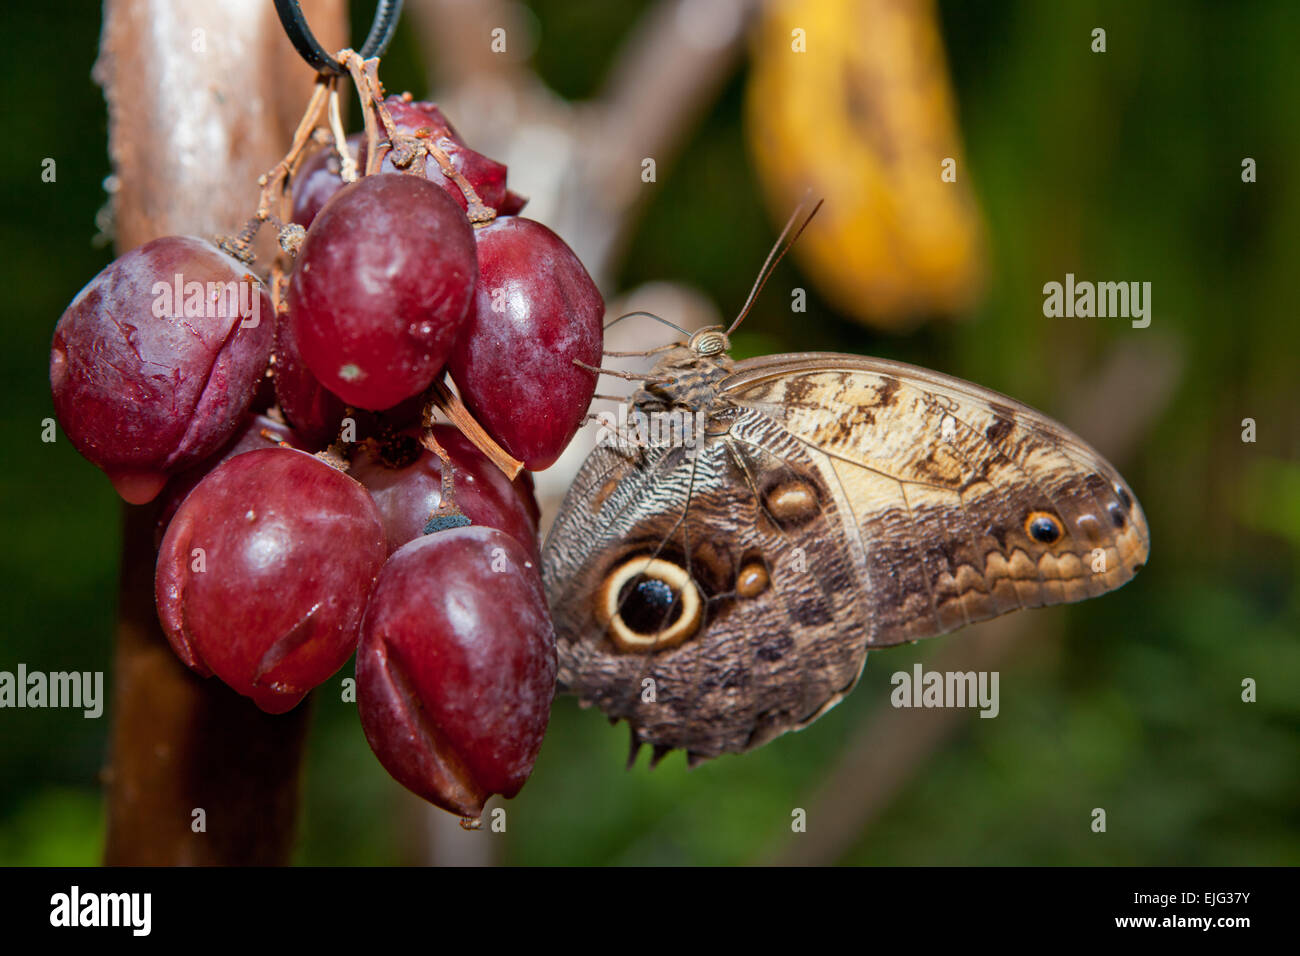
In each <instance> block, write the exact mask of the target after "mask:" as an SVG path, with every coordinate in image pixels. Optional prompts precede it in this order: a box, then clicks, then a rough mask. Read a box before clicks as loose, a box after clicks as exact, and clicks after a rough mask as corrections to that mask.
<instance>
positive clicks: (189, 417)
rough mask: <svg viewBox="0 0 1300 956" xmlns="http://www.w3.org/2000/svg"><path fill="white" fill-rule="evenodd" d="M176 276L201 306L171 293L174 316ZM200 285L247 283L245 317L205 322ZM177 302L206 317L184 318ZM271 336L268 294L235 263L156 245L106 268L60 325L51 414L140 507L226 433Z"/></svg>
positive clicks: (162, 242) (189, 241)
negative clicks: (196, 288) (197, 292)
mask: <svg viewBox="0 0 1300 956" xmlns="http://www.w3.org/2000/svg"><path fill="white" fill-rule="evenodd" d="M178 274H179V275H180V276H181V277H182V280H181V281H182V285H184V284H185V283H189V282H199V283H203V285H204V292H205V296H204V298H203V301H202V302H200V301H198V300H197V299H196V300H194V301H192V302H189V299H188V297H187V296H186V295H184V294H182V302H181V303H180V304H179V307H175V304H174V303H170V304H169V300H170V298H172V296H171V295H170V294H169V293H168V292H165V291H164V287H165V288H166V289H167V290H171V289H172V288H173V286H174V282H175V276H176V275H178ZM209 282H219V283H223V284H224V283H228V282H234V283H245V282H251V283H254V284H255V285H254V286H253V287H252V291H251V292H248V293H245V296H246V301H247V302H249V303H250V305H251V306H252V307H253V308H255V309H256V310H257V313H256V315H255V316H253V315H250V316H249V317H248V318H247V319H244V318H242V317H241V316H240V315H239V314H238V311H239V310H238V307H237V305H236V308H234V309H233V310H231V309H226V308H224V303H223V308H222V309H221V310H220V311H233V312H234V313H235V314H233V315H228V316H219V315H216V314H215V313H216V312H217V311H218V309H217V308H216V307H215V304H214V303H212V302H211V301H209V300H208V299H207V298H206V290H207V283H209ZM156 284H157V285H156ZM245 288H249V287H248V286H245ZM187 302H189V304H190V305H192V306H193V307H195V309H196V310H197V311H202V312H203V313H208V312H211V313H213V314H211V315H207V314H202V315H191V316H190V317H186V316H185V315H184V312H185V306H186V304H187ZM156 311H161V312H163V313H164V314H162V315H156V314H155V312H156ZM245 321H247V322H248V323H249V325H247V326H246V327H245V326H244V322H245ZM254 323H255V324H254ZM274 329H275V312H274V310H273V309H272V307H271V299H270V296H269V295H267V293H266V290H265V289H264V288H263V287H262V285H261V283H260V282H259V281H258V280H257V277H256V276H253V275H252V273H251V272H249V270H248V269H247V268H246V267H245V266H243V265H242V264H241V263H239V262H238V261H236V260H235V259H233V258H231V257H230V256H227V255H225V254H224V253H222V252H221V251H220V250H218V249H217V248H216V246H214V245H212V244H211V243H210V242H207V241H205V240H202V239H196V238H193V237H190V236H166V237H164V238H161V239H155V240H153V241H152V242H149V243H146V244H145V245H143V246H141V247H140V248H138V249H134V250H132V251H131V252H128V253H126V254H125V255H123V256H121V257H120V258H118V259H116V260H114V261H113V262H111V263H110V264H109V265H108V266H107V267H106V268H105V269H104V270H103V271H102V272H100V273H99V275H97V276H96V277H95V278H94V279H92V280H91V281H90V282H89V283H87V284H86V286H85V288H83V289H82V290H81V292H79V293H78V294H77V297H76V298H75V299H73V301H72V303H71V304H70V305H69V306H68V308H67V310H66V311H65V312H64V313H63V316H62V318H60V319H59V322H58V325H57V326H56V327H55V331H54V341H53V343H52V344H51V348H50V388H51V391H52V392H53V395H54V409H55V414H56V415H57V416H58V419H59V423H60V424H61V425H62V426H63V430H64V432H65V433H66V434H67V436H68V438H69V440H70V441H71V442H72V444H73V446H74V447H75V448H76V449H77V451H79V452H81V454H82V455H84V456H85V457H86V458H87V459H89V460H90V461H91V462H93V463H94V464H96V465H98V466H99V467H100V468H102V469H103V470H104V472H105V473H107V475H108V476H109V478H110V479H111V480H112V481H113V484H114V487H116V488H117V490H118V493H119V494H121V495H122V497H123V498H125V499H126V500H127V501H129V502H131V503H132V504H143V503H144V502H146V501H150V500H152V499H153V497H154V496H155V495H157V493H158V492H159V491H160V490H161V489H162V486H163V485H164V484H165V483H166V481H167V477H168V475H170V474H173V473H175V472H178V471H182V470H184V469H185V468H188V467H190V466H191V465H194V464H196V463H197V462H199V461H202V460H203V459H204V458H206V457H208V456H209V455H211V454H212V453H213V452H215V451H216V450H217V449H218V448H220V447H221V446H222V445H223V444H224V443H225V442H226V441H228V440H229V439H230V437H231V436H232V435H233V434H234V432H235V430H236V429H237V428H238V427H239V424H240V422H241V421H242V420H243V417H244V413H245V412H246V411H247V410H248V408H249V405H250V404H251V403H252V401H253V396H254V394H255V392H256V391H257V387H258V385H259V383H260V381H261V376H262V374H263V372H264V371H265V369H266V364H267V361H268V359H269V357H270V351H271V342H272V337H273V335H274Z"/></svg>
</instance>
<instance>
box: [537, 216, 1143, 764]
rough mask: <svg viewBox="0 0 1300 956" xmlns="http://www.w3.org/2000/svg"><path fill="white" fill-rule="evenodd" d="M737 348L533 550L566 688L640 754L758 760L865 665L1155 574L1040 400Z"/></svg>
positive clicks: (679, 367)
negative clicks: (900, 648) (896, 648)
mask: <svg viewBox="0 0 1300 956" xmlns="http://www.w3.org/2000/svg"><path fill="white" fill-rule="evenodd" d="M814 211H815V210H814ZM805 225H806V223H805ZM774 253H775V250H774ZM778 258H779V257H778ZM772 264H774V263H773V260H772V258H771V257H769V263H768V264H767V265H765V267H764V273H768V272H769V270H768V266H769V265H772ZM769 274H770V273H769ZM762 280H763V276H760V282H759V283H757V284H756V287H755V293H756V292H757V291H758V289H759V288H761V284H762ZM752 300H753V294H751V297H750V301H751V302H752ZM747 309H748V303H747V305H746V310H747ZM746 310H742V312H741V318H743V317H744V314H745V311H746ZM737 322H739V319H737ZM732 328H733V329H734V328H735V325H734V324H733V326H732ZM727 348H728V339H727V335H726V333H724V332H722V331H721V330H719V329H706V330H702V331H700V332H697V333H695V334H694V335H693V336H691V338H690V340H689V341H688V342H687V343H685V344H683V345H677V346H674V347H672V348H671V350H670V351H667V352H665V353H664V355H663V358H662V359H661V360H660V361H659V362H658V364H657V365H656V366H655V368H654V370H653V371H652V372H651V373H650V375H649V376H648V377H647V378H646V380H645V384H644V385H643V387H642V388H641V389H640V390H638V391H637V392H636V393H635V394H634V395H633V396H632V398H631V399H630V409H631V411H632V416H631V418H632V420H634V421H637V422H640V423H641V424H642V425H644V424H645V423H647V422H651V423H653V422H662V423H672V422H680V423H681V425H680V427H677V428H675V429H670V428H662V427H661V428H659V429H654V428H651V429H644V428H643V429H639V430H637V434H639V435H640V437H641V438H642V439H644V438H645V432H649V433H650V436H651V438H650V440H648V441H644V440H643V441H641V442H632V441H622V440H619V441H615V442H612V443H604V444H602V445H599V446H598V447H597V448H596V449H595V451H593V452H592V454H591V455H590V456H589V457H588V458H587V460H586V462H585V463H584V464H583V466H582V468H581V470H580V471H579V473H578V476H577V478H576V480H575V481H574V483H573V485H572V486H571V488H570V490H569V493H568V495H567V497H566V498H565V500H564V503H563V505H562V507H561V509H560V513H559V515H558V517H557V518H556V521H555V524H554V525H553V527H552V529H551V531H550V534H549V536H548V538H547V541H546V545H545V549H544V552H543V557H542V564H543V575H544V578H545V582H546V588H547V594H548V596H549V599H550V604H551V609H552V612H553V616H554V620H555V628H556V636H557V639H558V651H559V661H560V668H559V681H560V688H561V690H564V691H567V692H570V693H574V694H577V695H578V697H579V698H580V700H581V701H582V702H583V703H584V704H595V705H596V706H598V707H599V708H600V709H601V710H602V711H604V713H605V714H606V715H608V716H609V717H610V718H611V719H612V720H617V719H620V718H622V719H626V720H627V722H628V724H629V725H630V726H631V729H632V743H633V746H632V757H633V758H635V755H636V751H637V750H638V749H639V747H640V745H641V744H645V743H648V744H650V745H652V746H653V747H654V750H655V760H656V761H657V760H658V759H659V758H660V757H662V756H663V755H664V754H665V753H667V752H669V751H670V750H673V749H683V750H685V751H686V752H687V760H688V762H689V763H690V764H691V765H694V764H696V763H698V762H700V761H702V760H705V759H708V758H712V757H716V756H718V755H720V754H724V753H739V752H742V751H746V750H751V749H753V748H755V747H758V746H760V745H762V744H764V743H766V742H767V741H769V740H772V739H773V738H774V737H777V736H779V735H780V734H783V733H785V732H787V731H790V730H798V729H800V728H803V727H806V726H808V724H810V723H812V722H813V721H814V720H816V719H817V718H818V717H820V716H821V715H822V714H824V713H826V711H827V710H829V709H830V708H831V707H833V706H834V705H835V704H836V703H838V702H839V701H840V700H841V699H842V698H843V697H844V695H845V694H847V693H848V692H849V691H850V690H852V688H853V686H854V685H855V684H856V683H857V680H858V678H859V676H860V675H861V673H862V668H863V665H864V663H865V660H866V655H867V652H868V651H871V650H875V649H878V648H882V647H889V646H891V645H894V644H902V643H904V642H909V641H916V640H918V639H920V638H923V637H932V636H935V635H938V634H943V633H946V632H948V631H952V630H955V629H957V628H960V627H963V626H965V625H967V624H970V623H972V622H975V621H980V620H984V619H986V618H991V617H994V616H996V615H999V614H1004V613H1006V612H1007V611H1014V610H1018V609H1020V608H1032V607H1042V606H1044V605H1048V604H1061V603H1065V602H1071V601H1079V600H1082V599H1084V598H1087V597H1093V596H1096V595H1098V594H1102V593H1104V592H1106V591H1110V590H1113V589H1115V588H1117V587H1119V586H1121V585H1122V584H1124V583H1125V582H1127V581H1128V580H1129V579H1130V578H1132V577H1133V575H1134V574H1135V573H1136V572H1137V570H1138V569H1139V568H1141V567H1142V565H1143V564H1144V563H1145V562H1146V559H1147V551H1148V529H1147V524H1146V519H1145V517H1144V516H1143V514H1142V509H1141V508H1140V506H1139V505H1138V503H1137V501H1136V499H1135V498H1134V496H1133V493H1132V492H1131V491H1130V489H1129V488H1128V486H1127V485H1126V484H1125V482H1124V480H1123V478H1121V477H1120V475H1119V474H1118V472H1116V471H1115V469H1114V468H1113V467H1111V465H1110V464H1109V463H1108V462H1106V461H1105V460H1104V459H1103V458H1102V457H1101V455H1099V454H1098V453H1097V452H1096V451H1094V450H1093V449H1092V448H1090V447H1089V446H1088V445H1087V444H1086V443H1085V442H1083V441H1082V440H1081V439H1079V438H1078V437H1076V436H1075V435H1073V434H1071V433H1070V432H1069V431H1068V430H1067V429H1066V428H1064V427H1063V426H1061V425H1060V424H1058V423H1057V422H1054V421H1053V420H1051V419H1050V418H1048V417H1046V416H1045V415H1043V414H1041V413H1039V412H1037V411H1035V410H1033V409H1032V408H1029V407H1027V406H1025V405H1022V404H1020V403H1018V402H1016V401H1014V400H1013V399H1010V398H1007V397H1006V396H1003V395H1000V394H998V393H997V392H993V391H991V390H989V389H985V388H981V387H980V386H977V385H973V384H971V383H969V382H964V381H962V380H960V379H956V378H952V377H950V376H947V375H941V374H939V373H937V372H932V371H928V370H926V369H923V368H918V367H915V366H911V365H905V364H903V363H900V362H891V361H886V360H884V359H875V358H866V357H861V356H856V355H838V354H832V353H804V354H790V355H770V356H764V357H761V358H754V359H746V360H744V361H732V360H731V359H730V358H728V356H727V354H726V353H727ZM692 422H702V423H703V427H702V428H700V429H698V433H697V431H696V429H695V428H693V427H691V425H690V423H692ZM656 430H657V431H659V432H661V433H663V432H668V433H669V434H670V435H671V436H673V437H675V438H677V439H679V440H677V441H671V440H669V441H665V440H663V435H662V434H660V436H659V438H660V440H658V441H655V440H654V432H655V431H656Z"/></svg>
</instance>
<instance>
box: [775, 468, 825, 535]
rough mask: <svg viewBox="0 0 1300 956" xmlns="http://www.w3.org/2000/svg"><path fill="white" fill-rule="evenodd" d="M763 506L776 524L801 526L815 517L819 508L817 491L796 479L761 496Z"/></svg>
mask: <svg viewBox="0 0 1300 956" xmlns="http://www.w3.org/2000/svg"><path fill="white" fill-rule="evenodd" d="M763 504H764V505H766V506H767V510H768V512H769V513H770V514H771V515H772V517H773V518H775V519H776V520H777V523H779V524H781V525H783V526H788V525H792V524H803V523H804V522H805V521H809V520H811V519H812V518H813V516H815V515H816V514H817V512H818V510H819V508H820V505H819V504H818V501H817V490H816V488H814V487H813V486H812V485H811V484H809V483H808V482H806V481H803V480H801V479H798V478H794V479H791V480H789V481H783V482H781V483H780V484H779V485H776V486H775V487H773V488H771V489H769V490H768V491H767V492H766V493H765V494H764V495H763Z"/></svg>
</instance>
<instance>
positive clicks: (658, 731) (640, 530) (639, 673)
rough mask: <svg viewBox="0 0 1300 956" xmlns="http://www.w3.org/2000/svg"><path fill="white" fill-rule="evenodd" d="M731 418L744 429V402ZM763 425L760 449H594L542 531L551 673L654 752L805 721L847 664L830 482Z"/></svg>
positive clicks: (848, 610) (845, 590)
mask: <svg viewBox="0 0 1300 956" xmlns="http://www.w3.org/2000/svg"><path fill="white" fill-rule="evenodd" d="M740 417H750V418H753V419H755V421H754V422H752V423H751V424H752V425H753V427H755V428H758V429H760V430H761V428H762V424H763V423H762V421H761V420H759V419H760V416H759V415H758V414H757V413H753V412H749V413H744V414H743V415H742V416H740ZM772 432H773V434H772V435H771V436H770V437H771V439H772V441H773V443H774V444H773V446H772V447H768V446H765V445H754V444H750V443H748V442H735V441H733V440H732V439H731V438H730V437H729V436H727V435H725V434H721V435H713V436H711V437H710V438H709V439H708V440H707V442H705V443H704V445H703V446H702V447H700V448H699V449H698V451H697V453H695V454H688V453H687V450H686V449H683V448H680V447H679V448H671V449H664V448H653V449H648V450H644V451H637V452H635V453H628V452H624V451H617V450H613V449H610V448H605V447H598V448H597V449H596V450H595V451H594V452H593V453H592V454H591V456H589V457H588V459H587V461H586V463H585V464H584V466H583V468H582V470H581V471H580V473H579V475H578V478H577V480H576V481H575V482H574V484H573V486H572V488H571V489H570V492H569V497H568V498H566V500H565V503H564V506H563V507H562V508H561V511H560V515H559V517H558V518H557V519H556V523H555V525H554V526H553V527H552V530H551V533H550V535H549V536H548V538H547V542H546V548H545V551H544V555H543V572H544V575H545V578H546V585H547V593H548V595H549V597H550V602H551V610H552V615H553V617H554V620H555V626H556V637H557V641H558V650H559V659H560V673H559V679H560V684H561V687H562V688H564V689H565V690H567V691H569V692H572V693H575V694H577V695H578V696H579V698H580V699H581V700H582V701H583V702H585V703H589V704H591V703H594V704H596V705H597V706H599V707H600V709H601V710H602V711H604V712H605V713H606V714H608V715H609V716H610V717H612V718H615V719H617V718H626V719H627V720H628V722H629V723H630V724H631V726H632V728H633V734H634V737H633V739H634V740H635V741H640V742H646V743H650V744H652V745H654V746H655V747H656V748H657V750H658V751H659V752H663V751H665V750H668V749H677V748H680V749H684V750H686V751H688V754H689V755H690V757H691V759H692V760H696V759H699V758H702V757H712V756H717V755H718V754H721V753H727V752H740V751H743V750H748V749H751V748H753V747H756V746H758V745H759V744H761V743H764V742H766V741H767V740H770V739H772V738H773V737H775V736H778V735H779V734H781V733H784V732H785V731H787V730H790V729H793V728H795V727H799V726H802V725H803V724H805V723H807V722H809V721H811V720H812V719H814V718H815V717H816V716H817V715H818V714H820V713H821V712H823V711H824V710H826V709H827V708H829V707H830V706H831V705H832V704H833V703H834V702H836V701H838V700H839V699H840V697H842V696H843V694H844V693H846V692H847V691H848V690H849V689H850V688H851V687H852V686H853V684H854V683H855V682H856V680H857V678H858V675H859V674H860V673H861V670H862V663H863V660H864V657H865V653H866V649H865V647H864V645H863V642H862V641H861V640H860V639H856V638H854V637H852V635H855V634H861V633H862V632H863V631H864V629H865V627H866V624H867V611H866V608H865V606H863V605H862V604H861V603H860V601H859V590H858V585H857V581H858V578H859V573H858V568H857V566H856V565H855V564H854V562H853V558H852V555H851V554H850V551H849V549H848V547H847V546H846V543H845V542H844V540H843V535H842V532H841V531H840V526H841V523H842V522H841V519H840V517H839V515H838V514H837V513H836V510H835V504H834V502H833V501H832V500H831V496H830V488H829V487H827V486H826V485H825V484H824V482H823V481H822V479H821V478H820V476H819V473H818V471H817V469H816V467H815V466H814V465H813V463H812V461H811V458H810V457H809V455H808V454H806V453H805V451H804V450H803V449H802V447H801V446H800V445H799V443H798V442H797V441H794V440H792V439H789V438H788V437H786V438H784V447H783V446H782V444H781V442H782V438H781V436H780V435H779V433H778V432H777V430H776V429H775V428H773V429H772ZM799 494H806V495H807V497H804V498H802V499H799V500H796V498H797V496H798V495H799ZM780 495H784V498H779V499H778V498H775V497H774V496H780ZM774 500H775V501H778V502H779V503H780V502H784V505H783V506H782V510H781V513H780V514H779V515H773V514H771V513H770V512H769V511H768V508H767V505H766V502H768V501H774ZM791 502H793V503H794V504H795V505H798V506H799V507H798V509H797V511H796V510H795V509H794V508H792V507H790V505H791ZM814 563H815V565H816V567H817V569H818V573H816V574H810V573H809V568H810V566H812V565H813V564H814ZM646 578H650V579H655V580H659V581H663V582H666V585H667V586H668V587H670V588H671V598H670V599H669V601H668V603H666V604H662V605H659V606H657V607H656V606H653V605H648V604H647V602H645V601H643V600H642V596H641V595H640V594H638V593H637V591H636V588H635V586H634V585H635V584H636V581H637V579H641V580H642V581H644V580H645V579H646ZM629 585H633V586H631V587H629ZM611 611H612V613H611ZM629 630H630V631H631V632H632V633H628V632H629ZM641 635H644V636H645V638H646V640H645V641H643V642H641V644H640V646H638V642H637V638H638V636H641Z"/></svg>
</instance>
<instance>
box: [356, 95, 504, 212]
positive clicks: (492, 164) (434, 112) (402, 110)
mask: <svg viewBox="0 0 1300 956" xmlns="http://www.w3.org/2000/svg"><path fill="white" fill-rule="evenodd" d="M384 105H386V106H387V107H388V111H389V114H390V115H391V116H392V118H393V123H394V125H395V126H396V127H397V130H398V132H400V133H405V134H406V135H407V136H418V137H420V138H422V139H428V140H430V141H431V142H432V143H433V144H434V145H435V146H437V147H438V148H439V149H441V150H442V151H443V152H444V153H446V154H447V158H448V159H450V160H451V165H452V167H453V168H454V169H455V170H456V171H457V172H458V173H460V174H461V175H462V176H464V177H465V179H466V181H468V182H469V184H470V185H471V186H473V187H474V191H475V192H476V193H478V197H479V199H480V200H482V202H483V204H484V205H486V206H491V207H492V208H493V209H497V208H499V207H501V206H503V205H505V204H506V200H507V195H506V167H505V166H504V165H502V164H501V163H498V162H497V161H496V160H495V159H490V158H488V157H487V156H484V155H483V154H482V153H479V152H476V151H474V150H472V149H470V148H469V147H468V146H466V145H465V141H464V140H463V139H462V138H461V136H460V134H459V133H457V132H456V130H455V129H453V128H452V125H451V123H450V122H448V120H447V117H445V116H443V115H442V110H440V109H438V107H437V106H436V105H434V104H433V103H426V102H418V101H411V102H407V101H406V100H404V99H403V98H402V97H400V96H390V97H389V98H388V99H387V100H385V101H384ZM361 157H362V160H361V161H362V162H364V161H365V150H364V148H363V149H362V150H361ZM379 171H380V172H383V173H396V172H400V171H401V170H399V169H398V167H397V165H396V164H395V163H394V162H393V153H392V151H391V150H390V151H387V152H386V153H384V158H383V159H382V160H380V162H379ZM424 174H425V177H426V178H427V179H428V180H429V182H431V183H433V184H435V185H436V186H438V187H440V188H441V189H443V190H445V191H446V193H447V195H448V196H450V197H451V198H452V199H454V200H455V201H456V204H457V205H458V206H460V208H461V209H462V210H465V209H468V208H469V203H468V201H467V200H466V199H465V193H464V192H463V191H462V190H461V188H460V186H458V185H457V184H456V183H455V181H453V180H451V179H448V178H447V177H446V176H444V175H443V172H442V167H441V166H439V165H438V161H437V160H436V159H434V158H433V157H432V156H427V157H426V159H425V166H424ZM512 195H514V194H512ZM518 199H519V197H518V196H517V195H516V196H515V198H514V200H512V202H515V201H517V200H518Z"/></svg>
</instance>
